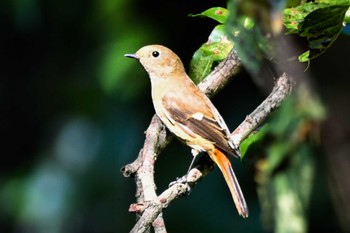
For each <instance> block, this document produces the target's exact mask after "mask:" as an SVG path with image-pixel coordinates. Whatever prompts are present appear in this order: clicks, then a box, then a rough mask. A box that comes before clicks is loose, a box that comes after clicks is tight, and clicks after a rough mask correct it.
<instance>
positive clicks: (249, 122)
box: [231, 73, 293, 145]
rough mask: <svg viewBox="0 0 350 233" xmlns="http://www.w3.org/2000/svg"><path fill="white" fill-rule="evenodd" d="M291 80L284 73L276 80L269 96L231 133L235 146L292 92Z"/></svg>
mask: <svg viewBox="0 0 350 233" xmlns="http://www.w3.org/2000/svg"><path fill="white" fill-rule="evenodd" d="M291 80H292V78H291V77H289V76H288V75H287V74H286V73H283V74H282V76H281V77H279V78H278V79H277V80H276V83H275V86H274V88H273V90H272V92H271V94H270V95H269V96H268V97H267V98H266V99H265V100H264V101H263V102H262V103H261V104H260V105H259V106H258V107H257V108H256V109H255V110H254V111H253V112H252V113H251V114H250V115H248V116H247V117H246V119H245V120H244V121H243V122H242V123H241V124H240V125H239V126H238V127H237V128H236V129H235V130H234V131H233V133H232V134H231V139H232V141H233V143H234V144H235V145H240V144H241V142H242V141H243V140H244V139H245V138H246V137H248V135H249V134H250V133H251V132H253V131H254V130H255V129H256V128H257V127H258V126H259V125H261V124H262V123H263V122H264V121H265V120H266V118H267V117H268V116H269V115H270V114H271V112H273V110H275V109H276V108H278V107H279V106H280V105H281V102H282V101H283V100H284V99H285V98H286V97H287V96H288V95H289V94H290V92H291V91H292V87H293V85H292V81H291Z"/></svg>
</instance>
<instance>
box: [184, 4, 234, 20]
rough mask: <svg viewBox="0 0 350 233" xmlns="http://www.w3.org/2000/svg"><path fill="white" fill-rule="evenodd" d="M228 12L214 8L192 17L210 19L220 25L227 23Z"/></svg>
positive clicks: (220, 8)
mask: <svg viewBox="0 0 350 233" xmlns="http://www.w3.org/2000/svg"><path fill="white" fill-rule="evenodd" d="M228 14H229V13H228V10H226V9H225V8H222V7H213V8H210V9H208V10H206V11H203V12H202V13H199V14H195V15H193V14H190V15H189V16H191V17H208V18H211V19H214V20H216V21H217V22H219V23H225V22H226V20H227V18H228Z"/></svg>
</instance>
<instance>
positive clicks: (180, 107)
mask: <svg viewBox="0 0 350 233" xmlns="http://www.w3.org/2000/svg"><path fill="white" fill-rule="evenodd" d="M162 103H163V106H164V108H165V111H166V112H167V114H165V116H166V117H167V118H168V120H169V121H170V122H173V124H175V122H176V124H178V125H179V126H180V127H182V129H183V131H184V133H186V134H188V135H190V136H191V134H192V135H198V136H200V137H202V138H204V139H206V140H208V141H211V142H213V144H215V147H217V148H219V149H221V150H222V151H225V152H227V153H229V154H233V155H235V156H236V154H235V153H234V152H233V149H232V148H231V146H230V145H229V142H228V134H229V131H228V129H227V126H226V124H225V122H224V121H223V119H222V117H221V116H220V114H219V113H218V111H217V110H216V109H215V107H214V106H213V105H212V104H211V102H210V100H209V99H207V97H206V96H205V95H204V94H203V93H200V94H199V95H195V94H194V93H192V94H191V95H187V98H183V97H182V96H181V95H171V94H167V95H165V96H164V97H163V99H162ZM178 136H180V135H178Z"/></svg>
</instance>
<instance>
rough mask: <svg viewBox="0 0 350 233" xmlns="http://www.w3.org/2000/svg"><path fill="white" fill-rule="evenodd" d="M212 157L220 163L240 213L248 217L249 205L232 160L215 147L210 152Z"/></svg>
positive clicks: (219, 165)
mask: <svg viewBox="0 0 350 233" xmlns="http://www.w3.org/2000/svg"><path fill="white" fill-rule="evenodd" d="M208 154H209V156H210V158H211V159H212V160H213V161H214V162H215V163H216V164H217V165H218V167H219V169H220V170H221V172H222V174H223V176H224V178H225V181H226V183H227V185H228V187H229V189H230V192H231V195H232V198H233V201H234V203H235V205H236V208H237V211H238V213H239V215H241V216H242V217H244V218H247V217H248V207H247V203H246V202H245V199H244V196H243V193H242V190H241V187H240V186H239V183H238V181H237V178H236V175H235V173H234V171H233V169H232V165H231V162H230V160H229V159H228V158H227V156H226V155H225V154H223V153H222V152H221V151H219V150H218V149H215V150H214V152H211V153H208Z"/></svg>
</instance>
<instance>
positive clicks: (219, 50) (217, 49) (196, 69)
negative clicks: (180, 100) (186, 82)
mask: <svg viewBox="0 0 350 233" xmlns="http://www.w3.org/2000/svg"><path fill="white" fill-rule="evenodd" d="M232 48H233V43H232V42H231V41H230V40H228V39H227V36H226V33H225V28H224V26H223V25H218V26H216V27H215V28H214V30H213V31H212V32H211V34H210V36H209V39H208V42H207V43H205V44H203V45H202V46H201V47H200V48H199V49H198V50H197V51H196V52H195V53H194V55H193V57H192V60H191V63H190V72H189V75H190V77H191V78H192V80H193V81H194V82H195V83H199V82H200V81H202V80H203V78H204V77H206V76H207V75H208V74H209V73H210V72H211V70H212V69H213V68H214V67H215V65H216V64H217V63H219V62H220V61H222V60H223V59H225V58H226V57H227V55H228V54H229V53H230V51H231V50H232Z"/></svg>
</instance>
